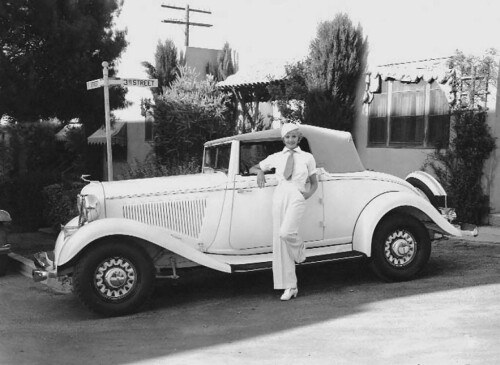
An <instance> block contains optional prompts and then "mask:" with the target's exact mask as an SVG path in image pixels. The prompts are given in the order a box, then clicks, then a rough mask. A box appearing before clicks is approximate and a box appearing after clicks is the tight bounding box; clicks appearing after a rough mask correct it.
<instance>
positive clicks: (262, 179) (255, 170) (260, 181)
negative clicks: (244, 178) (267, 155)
mask: <svg viewBox="0 0 500 365" xmlns="http://www.w3.org/2000/svg"><path fill="white" fill-rule="evenodd" d="M248 171H249V172H250V173H251V174H256V175H257V185H258V186H259V188H263V187H264V185H265V184H266V176H265V175H264V171H262V169H261V168H260V165H259V164H257V165H253V166H252V167H250V170H248Z"/></svg>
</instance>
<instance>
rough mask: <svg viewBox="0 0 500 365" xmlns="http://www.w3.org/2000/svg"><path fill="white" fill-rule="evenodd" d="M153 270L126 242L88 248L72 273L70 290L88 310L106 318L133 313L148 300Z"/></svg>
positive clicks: (139, 250) (147, 259) (145, 257)
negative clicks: (72, 288)
mask: <svg viewBox="0 0 500 365" xmlns="http://www.w3.org/2000/svg"><path fill="white" fill-rule="evenodd" d="M154 278H155V270H154V265H153V262H152V260H151V258H150V257H149V255H148V254H147V253H146V252H145V251H144V250H143V249H142V248H140V247H137V246H133V245H132V244H130V243H129V242H120V241H114V240H113V241H107V242H103V243H98V244H96V245H95V246H94V247H90V249H89V251H87V252H86V253H85V254H84V255H83V257H82V258H81V259H80V260H79V261H78V263H77V264H76V266H75V270H74V273H73V285H74V291H75V293H76V294H77V296H78V297H79V299H80V300H81V301H82V302H83V304H84V305H86V306H87V307H88V308H90V309H91V310H93V311H94V312H96V313H99V314H103V315H107V316H119V315H124V314H128V313H132V312H135V311H136V310H137V309H139V307H140V306H141V305H142V304H144V303H145V302H146V301H147V299H149V297H150V295H151V293H152V291H153V288H154Z"/></svg>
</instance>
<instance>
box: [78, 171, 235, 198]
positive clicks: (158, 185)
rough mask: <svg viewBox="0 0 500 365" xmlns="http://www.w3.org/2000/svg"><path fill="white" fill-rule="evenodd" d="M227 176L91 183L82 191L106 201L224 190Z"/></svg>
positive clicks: (187, 176) (217, 174)
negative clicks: (101, 197)
mask: <svg viewBox="0 0 500 365" xmlns="http://www.w3.org/2000/svg"><path fill="white" fill-rule="evenodd" d="M226 183H227V176H226V175H225V174H224V173H222V172H215V173H213V174H192V175H178V176H166V177H155V178H146V179H134V180H121V181H107V182H91V183H90V184H89V185H87V186H85V187H84V188H83V189H82V194H94V195H97V196H103V197H104V198H105V199H119V198H126V197H135V196H151V195H161V194H174V193H180V192H186V191H191V190H192V191H197V190H200V191H204V190H209V189H210V190H211V189H217V188H224V187H225V186H226Z"/></svg>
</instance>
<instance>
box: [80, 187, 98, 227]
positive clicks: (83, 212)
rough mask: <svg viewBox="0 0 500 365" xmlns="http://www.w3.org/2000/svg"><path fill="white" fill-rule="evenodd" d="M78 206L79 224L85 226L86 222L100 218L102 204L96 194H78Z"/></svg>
mask: <svg viewBox="0 0 500 365" xmlns="http://www.w3.org/2000/svg"><path fill="white" fill-rule="evenodd" d="M77 208H78V212H79V216H78V226H83V225H84V224H85V223H89V222H92V221H94V220H96V219H97V218H99V213H100V204H99V199H98V198H97V197H96V196H95V195H92V194H88V195H83V194H78V197H77Z"/></svg>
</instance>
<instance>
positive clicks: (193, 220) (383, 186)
mask: <svg viewBox="0 0 500 365" xmlns="http://www.w3.org/2000/svg"><path fill="white" fill-rule="evenodd" d="M300 130H301V132H302V134H303V136H304V138H303V139H302V141H301V144H300V146H301V148H302V149H303V150H305V151H309V152H311V153H312V154H313V155H314V157H315V159H316V162H317V166H318V168H319V169H318V171H319V172H318V181H319V187H318V190H317V191H316V193H315V194H314V195H313V196H312V197H311V198H310V199H308V200H307V203H306V206H307V208H306V213H305V216H304V219H303V222H302V226H301V227H300V232H301V235H302V237H303V238H304V240H305V244H306V248H307V249H306V256H307V259H306V261H305V262H304V263H303V264H302V265H304V264H306V265H307V264H312V263H317V262H325V261H340V260H349V259H357V258H368V259H369V260H370V262H371V264H372V267H373V269H374V271H375V272H376V273H377V274H378V275H379V276H380V277H382V278H383V279H385V280H408V279H410V278H412V277H414V276H415V274H417V273H418V272H419V271H420V270H421V269H422V267H424V265H425V264H426V262H427V261H428V259H429V255H430V253H431V240H432V239H434V237H437V236H441V235H451V236H462V235H475V234H477V230H475V229H474V230H469V231H463V230H461V229H460V228H458V227H457V226H454V225H452V224H451V223H450V222H449V220H451V219H453V211H452V210H450V209H449V208H447V207H446V193H445V191H444V190H443V188H442V187H441V185H440V184H439V183H438V182H437V181H436V180H435V179H434V178H433V177H432V176H430V175H428V174H426V173H424V172H415V173H412V174H410V175H409V176H408V178H407V180H406V181H405V180H402V179H400V178H397V177H395V176H391V175H388V174H383V173H378V172H373V171H367V170H366V169H365V168H364V167H363V164H362V163H361V161H360V159H359V156H358V154H357V152H356V149H355V146H354V143H353V140H352V138H351V134H349V133H346V132H340V131H335V130H330V129H324V128H318V127H313V126H307V125H301V127H300ZM282 149H283V143H282V141H281V138H280V131H279V130H268V131H262V132H256V133H249V134H241V135H237V136H233V137H227V138H222V139H218V140H214V141H210V142H207V143H206V144H205V152H204V156H203V166H202V172H201V173H200V174H194V175H186V176H170V177H160V178H148V179H140V180H124V181H115V182H91V183H89V184H88V185H87V186H85V187H84V188H83V189H82V191H81V194H80V195H79V196H78V207H79V211H80V215H79V216H78V217H75V218H74V219H73V220H71V221H70V222H69V223H68V224H67V225H66V226H64V227H63V229H62V231H61V233H60V234H59V237H58V238H57V242H56V245H55V250H54V260H53V261H52V260H49V259H48V258H47V255H46V254H45V255H43V254H42V255H38V258H37V260H35V261H36V264H37V265H38V267H39V269H37V270H34V271H33V278H34V279H35V281H41V280H44V279H46V278H48V277H59V278H63V277H67V276H70V277H71V278H72V283H73V290H74V292H75V293H76V294H77V296H78V297H79V298H80V299H81V301H82V302H83V303H84V304H85V305H87V306H88V307H89V308H90V309H92V310H93V311H96V312H98V313H101V314H105V315H121V314H125V313H130V312H133V311H135V310H137V309H138V308H139V307H140V306H141V305H142V304H143V303H144V302H145V301H146V300H147V299H148V297H149V295H150V294H151V292H152V289H153V287H154V280H155V277H156V276H162V277H171V278H177V277H178V275H180V274H181V271H182V269H185V268H190V267H193V266H205V267H208V268H210V269H214V270H219V271H222V272H226V273H235V272H243V271H254V270H262V269H269V268H271V260H272V252H271V247H272V217H271V202H272V198H271V197H272V195H273V192H274V189H275V187H276V184H277V182H276V178H275V176H274V175H273V173H272V172H271V173H269V174H268V175H267V176H266V181H267V182H266V186H265V187H264V188H259V187H257V182H256V176H251V175H249V172H248V171H249V168H250V167H251V166H252V165H254V164H256V163H258V162H259V161H260V160H262V159H263V158H265V157H266V156H267V155H269V154H271V153H274V152H276V151H279V150H282ZM439 205H441V207H440V206H439ZM440 208H442V209H440ZM270 285H271V284H270Z"/></svg>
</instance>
